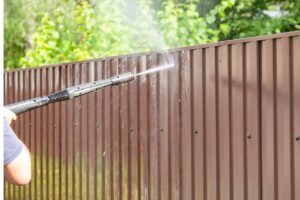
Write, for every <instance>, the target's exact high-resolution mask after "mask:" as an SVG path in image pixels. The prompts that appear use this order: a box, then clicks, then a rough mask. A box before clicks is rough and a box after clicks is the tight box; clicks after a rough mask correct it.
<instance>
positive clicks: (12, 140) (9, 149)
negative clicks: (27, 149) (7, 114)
mask: <svg viewBox="0 0 300 200" xmlns="http://www.w3.org/2000/svg"><path fill="white" fill-rule="evenodd" d="M3 136H4V137H3V140H4V142H3V143H4V165H7V164H9V163H10V162H12V161H13V160H14V159H16V158H17V157H18V155H19V154H20V153H21V152H22V150H23V145H22V143H21V141H20V140H19V139H18V138H17V136H16V135H15V133H14V131H13V130H12V129H11V127H10V126H9V124H8V123H7V121H6V119H4V120H3Z"/></svg>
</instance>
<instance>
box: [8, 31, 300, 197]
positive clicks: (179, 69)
mask: <svg viewBox="0 0 300 200" xmlns="http://www.w3.org/2000/svg"><path fill="white" fill-rule="evenodd" d="M171 56H172V57H173V58H174V62H175V68H170V69H168V70H166V71H160V72H158V73H153V74H149V75H146V76H139V77H138V78H137V79H136V80H134V81H131V82H129V83H126V84H122V85H119V86H114V87H109V88H105V89H103V90H100V91H97V92H94V93H91V94H88V95H85V96H82V97H80V98H77V99H74V100H70V101H65V102H59V103H55V104H51V105H49V106H45V107H42V108H38V109H35V110H32V111H30V112H27V113H23V114H20V115H19V116H18V120H17V121H16V122H14V123H13V125H12V126H13V128H14V130H15V131H16V132H17V134H18V135H19V137H20V138H21V139H22V140H23V141H24V142H25V144H26V145H27V146H28V147H29V149H30V151H31V154H32V181H31V183H30V184H29V185H28V186H26V187H17V186H12V185H9V184H7V183H6V184H5V199H7V200H17V199H28V200H29V199H30V200H35V199H36V200H58V199H59V200H64V199H87V200H88V199H95V200H96V199H101V200H104V199H105V200H110V199H128V200H129V199H130V200H141V199H153V200H159V199H161V200H165V199H182V200H189V199H192V200H221V199H222V200H241V199H248V200H268V199H272V200H273V199H277V200H297V199H300V155H299V154H300V139H299V138H300V123H299V122H300V61H299V58H300V32H292V33H286V34H279V35H272V36H266V37H257V38H251V39H244V40H234V41H228V42H221V43H217V44H212V45H202V46H195V47H187V48H179V49H175V50H172V51H171ZM163 60H164V57H163V56H162V55H161V54H159V53H155V52H154V53H148V54H137V55H129V56H122V57H111V58H107V59H95V60H91V61H82V62H73V63H66V64H60V65H55V66H47V67H40V68H32V69H21V70H14V71H7V72H5V74H4V85H5V88H4V92H5V97H4V98H5V104H10V103H14V102H18V101H21V100H25V99H29V98H33V97H37V96H42V95H47V94H50V93H53V92H55V91H58V90H61V89H64V88H66V87H70V86H73V85H77V84H80V83H85V82H91V81H94V80H101V79H105V78H109V77H111V76H114V75H116V74H120V73H124V72H128V71H131V72H135V73H138V72H142V71H145V70H146V69H151V68H154V67H155V66H157V65H159V64H161V63H163V62H164V61H163Z"/></svg>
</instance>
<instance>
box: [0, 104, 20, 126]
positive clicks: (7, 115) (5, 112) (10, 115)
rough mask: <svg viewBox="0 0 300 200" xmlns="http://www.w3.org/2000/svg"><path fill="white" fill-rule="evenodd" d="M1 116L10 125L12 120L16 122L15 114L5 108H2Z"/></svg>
mask: <svg viewBox="0 0 300 200" xmlns="http://www.w3.org/2000/svg"><path fill="white" fill-rule="evenodd" d="M3 116H4V117H5V118H6V120H7V122H8V123H9V124H11V121H12V120H16V119H17V116H16V114H15V113H13V112H12V111H11V110H9V109H7V108H5V107H4V108H3Z"/></svg>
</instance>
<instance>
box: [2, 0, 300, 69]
mask: <svg viewBox="0 0 300 200" xmlns="http://www.w3.org/2000/svg"><path fill="white" fill-rule="evenodd" d="M294 30H300V0H13V1H11V0H5V1H4V53H5V55H4V66H5V69H13V68H18V67H31V66H40V65H47V64H55V63H62V62H68V61H76V60H84V59H91V58H100V57H106V56H112V55H120V54H129V53H134V52H145V51H153V50H161V49H166V48H174V47H179V46H188V45H196V44H203V43H209V42H217V41H221V40H228V39H235V38H244V37H251V36H258V35H267V34H273V33H280V32H288V31H294Z"/></svg>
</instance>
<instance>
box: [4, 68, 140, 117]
mask: <svg viewBox="0 0 300 200" xmlns="http://www.w3.org/2000/svg"><path fill="white" fill-rule="evenodd" d="M135 77H136V75H135V74H133V73H131V72H128V73H124V74H120V75H117V76H114V77H112V78H109V79H105V80H100V81H95V82H92V83H85V84H81V85H78V86H74V87H69V88H66V89H64V90H62V91H60V92H56V93H54V94H50V95H48V96H43V97H37V98H34V99H29V100H26V101H21V102H18V103H14V104H10V105H7V106H5V107H6V108H8V109H9V110H11V111H13V112H14V113H15V114H20V113H23V112H26V111H29V110H32V109H34V108H38V107H41V106H45V105H48V104H50V103H54V102H58V101H64V100H69V99H73V98H76V97H79V96H82V95H85V94H88V93H90V92H94V91H96V90H99V89H102V88H105V87H107V86H113V85H119V84H122V83H126V82H128V81H132V80H133V79H135Z"/></svg>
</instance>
